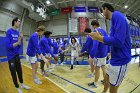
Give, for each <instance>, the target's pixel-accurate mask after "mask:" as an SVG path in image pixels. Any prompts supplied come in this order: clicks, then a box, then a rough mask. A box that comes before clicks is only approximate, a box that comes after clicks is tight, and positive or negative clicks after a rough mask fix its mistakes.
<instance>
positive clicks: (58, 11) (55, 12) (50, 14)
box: [49, 9, 60, 16]
mask: <svg viewBox="0 0 140 93" xmlns="http://www.w3.org/2000/svg"><path fill="white" fill-rule="evenodd" d="M59 13H60V10H59V9H56V10H54V11H52V12H50V13H49V16H55V15H58V14H59Z"/></svg>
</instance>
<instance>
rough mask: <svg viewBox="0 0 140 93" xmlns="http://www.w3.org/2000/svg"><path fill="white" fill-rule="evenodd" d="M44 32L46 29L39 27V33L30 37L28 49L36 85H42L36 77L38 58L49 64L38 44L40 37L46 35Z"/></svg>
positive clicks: (28, 58) (28, 57)
mask: <svg viewBox="0 0 140 93" xmlns="http://www.w3.org/2000/svg"><path fill="white" fill-rule="evenodd" d="M44 31H45V27H44V26H39V27H38V28H37V31H36V32H35V33H33V34H32V35H31V36H30V39H29V43H28V47H27V55H28V56H27V60H28V61H29V62H30V63H31V66H32V76H33V79H34V82H35V83H36V84H42V82H41V81H40V79H39V78H38V77H37V75H36V74H37V68H38V63H37V56H38V57H41V58H42V59H43V61H44V62H45V63H46V64H47V63H48V61H47V59H46V58H45V56H43V54H42V52H41V50H40V48H39V44H38V39H39V36H42V35H43V34H44Z"/></svg>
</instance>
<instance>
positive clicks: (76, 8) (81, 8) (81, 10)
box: [74, 6, 86, 12]
mask: <svg viewBox="0 0 140 93" xmlns="http://www.w3.org/2000/svg"><path fill="white" fill-rule="evenodd" d="M74 11H75V12H86V7H79V6H76V7H74Z"/></svg>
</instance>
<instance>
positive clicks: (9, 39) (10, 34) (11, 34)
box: [5, 28, 20, 60]
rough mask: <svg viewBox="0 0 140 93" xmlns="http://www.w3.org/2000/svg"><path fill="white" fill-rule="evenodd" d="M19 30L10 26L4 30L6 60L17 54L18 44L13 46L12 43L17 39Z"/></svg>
mask: <svg viewBox="0 0 140 93" xmlns="http://www.w3.org/2000/svg"><path fill="white" fill-rule="evenodd" d="M18 37H19V32H18V31H17V30H14V29H13V28H10V29H8V30H7V32H6V42H5V43H6V49H7V58H8V60H10V59H12V58H13V57H15V56H16V55H19V48H20V46H19V45H18V46H16V47H13V44H14V43H16V42H17V41H18Z"/></svg>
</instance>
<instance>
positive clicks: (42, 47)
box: [39, 36, 54, 57]
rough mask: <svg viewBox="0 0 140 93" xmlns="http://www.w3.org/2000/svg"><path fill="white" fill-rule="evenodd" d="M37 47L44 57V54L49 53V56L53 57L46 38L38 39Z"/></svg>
mask: <svg viewBox="0 0 140 93" xmlns="http://www.w3.org/2000/svg"><path fill="white" fill-rule="evenodd" d="M39 47H40V50H41V52H42V54H43V55H44V56H45V54H46V53H50V54H51V56H52V57H54V54H53V53H52V51H51V48H50V46H49V42H48V38H46V37H45V36H43V37H42V38H41V39H40V42H39Z"/></svg>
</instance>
